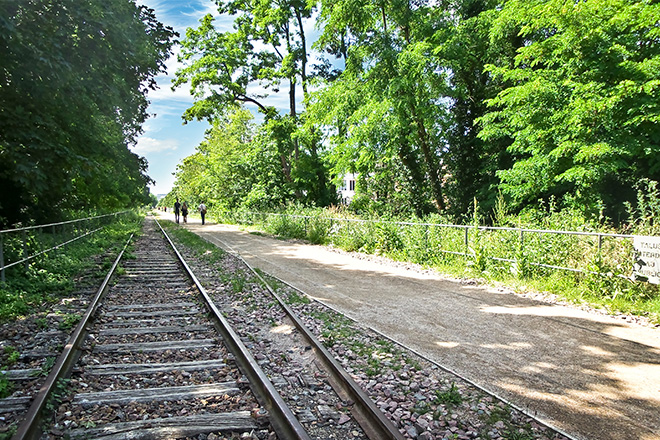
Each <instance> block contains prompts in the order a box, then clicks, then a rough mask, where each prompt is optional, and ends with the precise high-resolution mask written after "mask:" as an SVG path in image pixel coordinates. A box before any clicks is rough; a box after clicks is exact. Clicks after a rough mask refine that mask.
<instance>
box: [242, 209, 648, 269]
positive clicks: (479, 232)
mask: <svg viewBox="0 0 660 440" xmlns="http://www.w3.org/2000/svg"><path fill="white" fill-rule="evenodd" d="M232 219H233V220H234V221H235V222H237V223H247V224H250V223H260V224H264V225H268V227H269V228H270V229H272V230H274V231H277V230H278V225H277V223H278V222H279V223H282V224H283V225H282V226H281V227H280V229H286V230H285V231H284V234H281V235H289V236H292V237H293V236H297V237H298V238H303V237H307V238H309V237H310V235H311V236H323V235H324V236H325V237H326V238H327V241H329V242H332V243H335V244H338V245H340V246H341V247H343V248H346V249H349V250H360V249H363V250H366V251H368V252H370V251H373V250H380V251H385V252H389V253H395V254H397V253H398V254H399V255H402V256H404V257H406V258H407V259H408V260H409V261H413V262H416V263H422V264H423V263H429V262H433V261H437V260H439V259H442V258H443V256H444V257H445V258H446V257H448V256H452V255H453V256H458V257H464V258H466V259H467V260H468V263H469V264H470V265H474V266H476V267H477V268H479V269H482V270H484V269H485V268H486V267H487V266H488V265H489V264H491V265H492V264H493V262H495V263H497V264H501V265H507V266H508V270H509V271H511V272H514V273H516V274H518V275H521V276H526V274H528V273H529V272H530V271H531V269H532V268H534V267H537V268H546V269H550V270H563V271H570V272H576V273H585V274H601V275H613V274H614V275H616V276H618V277H622V278H627V279H630V280H634V279H635V276H636V275H637V278H636V279H641V280H646V279H645V278H644V277H640V276H639V274H637V273H636V271H635V264H636V262H638V261H637V256H638V255H637V252H636V251H635V249H634V246H633V243H634V240H635V238H636V237H637V238H639V237H640V236H636V235H630V234H613V233H603V232H582V231H561V230H549V229H528V228H514V227H495V226H468V225H453V224H438V223H415V222H395V221H384V220H363V219H349V218H339V217H329V216H328V217H323V216H309V215H298V214H278V213H263V212H239V213H234V214H232ZM603 271H605V273H604V272H603ZM608 271H611V272H608ZM612 272H614V273H612Z"/></svg>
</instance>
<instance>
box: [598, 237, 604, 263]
mask: <svg viewBox="0 0 660 440" xmlns="http://www.w3.org/2000/svg"><path fill="white" fill-rule="evenodd" d="M602 250H603V235H602V234H598V259H599V260H600V257H601V251H602Z"/></svg>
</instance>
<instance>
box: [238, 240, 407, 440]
mask: <svg viewBox="0 0 660 440" xmlns="http://www.w3.org/2000/svg"><path fill="white" fill-rule="evenodd" d="M225 245H226V244H225ZM233 254H234V255H235V256H236V257H237V258H238V259H240V260H241V261H242V262H243V264H245V266H246V267H247V268H248V269H249V270H250V271H251V272H252V273H254V274H255V275H256V276H257V277H258V278H259V280H261V282H262V283H263V284H264V286H266V288H267V289H268V291H269V292H270V294H271V295H272V296H273V297H274V298H275V299H276V300H277V302H279V304H280V305H281V306H282V308H283V309H284V311H285V312H286V314H287V315H288V316H289V318H290V319H291V320H292V321H293V323H294V324H295V326H296V328H297V329H298V330H299V331H300V333H301V334H302V336H303V337H304V338H305V339H306V340H307V342H308V343H309V344H310V345H311V346H312V348H313V350H314V351H315V353H316V354H317V356H318V359H319V360H320V361H321V363H322V364H323V367H324V368H325V370H326V371H327V372H329V373H330V379H331V380H330V383H331V385H332V387H333V388H334V389H335V391H336V392H337V394H339V396H340V397H341V398H342V399H344V400H352V401H353V402H355V405H354V406H353V408H352V409H351V412H352V413H353V416H354V417H355V419H356V420H357V422H358V423H359V425H360V426H361V427H362V429H363V430H364V432H365V433H366V434H367V436H368V437H369V438H370V439H374V440H404V439H405V437H404V436H403V434H401V433H400V432H399V430H398V428H397V427H396V426H394V423H392V422H391V421H390V420H389V419H388V418H387V417H385V414H383V412H382V411H381V410H380V409H379V408H378V407H377V406H376V405H375V404H374V402H373V400H371V398H370V397H369V396H368V395H367V393H366V392H365V391H364V390H363V389H362V388H360V386H359V385H358V384H357V383H355V381H354V380H353V378H352V377H351V376H350V375H349V374H348V373H347V372H346V370H345V369H344V368H343V367H342V366H341V365H340V364H339V362H337V360H336V359H335V358H334V356H333V355H332V354H331V353H330V352H329V351H328V349H327V348H325V346H324V345H323V344H322V343H321V341H319V340H318V338H317V337H316V336H315V335H314V334H313V333H312V332H311V331H310V330H309V329H308V328H307V327H306V326H305V324H304V323H303V322H302V321H301V320H300V318H299V317H298V315H296V313H295V312H294V311H293V310H292V309H291V308H290V307H289V306H288V304H286V303H285V302H284V301H283V300H282V298H280V296H279V295H277V293H275V291H274V290H273V288H272V287H271V286H270V284H268V282H267V281H266V280H265V279H264V278H263V277H262V276H261V275H260V274H259V272H257V271H256V270H255V269H254V268H253V267H252V266H250V264H248V262H247V261H245V259H243V257H241V256H240V255H239V254H238V253H237V252H233ZM280 281H281V280H280ZM283 283H285V284H287V285H289V284H288V283H286V282H283ZM294 289H296V290H298V289H297V288H294Z"/></svg>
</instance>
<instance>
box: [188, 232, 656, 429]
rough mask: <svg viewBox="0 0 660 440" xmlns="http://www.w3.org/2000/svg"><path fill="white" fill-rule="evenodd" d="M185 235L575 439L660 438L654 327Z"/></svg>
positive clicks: (355, 261) (216, 237)
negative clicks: (231, 254)
mask: <svg viewBox="0 0 660 440" xmlns="http://www.w3.org/2000/svg"><path fill="white" fill-rule="evenodd" d="M187 227H188V228H189V229H190V230H192V231H194V232H197V233H199V234H200V235H202V236H203V237H205V238H206V239H208V240H209V241H212V242H214V243H216V244H217V245H219V246H223V247H226V246H228V247H230V248H231V249H233V250H235V251H238V252H239V253H240V254H241V255H242V256H243V258H245V259H246V260H247V261H248V262H249V263H250V264H251V265H253V266H255V267H258V268H260V269H262V270H264V271H265V272H267V273H270V274H272V275H274V276H276V277H278V278H280V279H282V280H285V281H286V282H288V283H290V284H292V285H294V286H296V287H298V288H300V289H301V290H303V291H304V292H306V293H307V294H308V295H310V296H311V297H313V298H315V299H317V300H319V301H321V302H323V303H325V304H327V305H328V306H330V307H332V308H334V309H336V310H338V311H340V312H341V313H343V314H345V315H346V316H348V317H350V318H352V319H354V320H356V321H357V322H359V323H360V324H362V325H364V326H366V327H369V328H372V329H375V330H376V331H378V332H380V333H382V334H384V335H386V336H388V337H389V338H392V339H393V340H395V341H398V342H400V343H402V344H404V345H405V346H407V347H410V348H412V349H414V350H415V351H416V352H418V353H420V354H422V355H423V356H425V357H426V358H428V359H429V360H431V361H433V362H435V363H437V364H438V365H441V366H442V367H443V368H445V369H447V370H449V371H453V372H455V373H457V374H458V375H460V376H461V377H463V378H466V379H468V380H469V381H471V382H473V383H475V384H477V385H478V386H480V387H482V388H484V389H486V390H488V391H489V392H492V393H494V394H495V395H498V396H501V397H502V398H504V399H506V400H508V401H510V402H512V403H513V404H514V405H516V406H518V407H520V408H522V409H524V410H526V411H527V412H529V413H531V414H535V415H536V416H537V417H538V418H539V419H540V420H543V421H546V422H547V423H549V424H550V425H551V426H553V427H555V428H557V429H559V430H561V431H563V432H565V433H567V434H569V435H571V436H573V437H574V438H579V439H582V438H584V439H594V440H595V439H605V440H610V439H611V440H615V439H631V438H635V439H644V440H650V439H658V438H660V420H659V418H658V416H657V408H660V331H658V329H656V328H652V327H648V326H643V325H638V324H637V323H634V322H632V323H631V322H628V321H626V320H625V319H617V318H613V317H609V316H606V315H603V314H601V313H594V312H592V311H588V310H581V309H578V308H573V307H567V306H562V305H556V304H551V303H549V302H544V301H541V300H539V299H534V298H530V297H525V296H522V295H516V294H513V293H511V292H507V291H505V290H503V289H500V290H499V291H498V290H494V289H488V288H484V287H480V286H478V285H471V284H473V283H467V284H462V283H460V282H456V281H453V280H447V279H444V278H442V277H440V276H439V275H437V274H433V273H430V272H428V271H418V270H414V269H412V268H411V267H410V266H406V265H400V264H397V263H390V264H383V261H386V260H381V261H375V260H373V259H371V258H359V257H358V256H354V255H349V254H346V253H342V252H335V251H333V250H331V249H329V248H326V247H321V246H310V245H304V244H299V243H291V242H284V241H280V240H274V239H270V238H267V237H263V236H256V235H251V234H248V233H246V232H242V231H240V230H238V228H236V227H231V226H226V225H212V224H207V225H205V226H203V227H202V226H201V225H200V224H196V223H194V221H193V222H192V223H189V224H188V226H187Z"/></svg>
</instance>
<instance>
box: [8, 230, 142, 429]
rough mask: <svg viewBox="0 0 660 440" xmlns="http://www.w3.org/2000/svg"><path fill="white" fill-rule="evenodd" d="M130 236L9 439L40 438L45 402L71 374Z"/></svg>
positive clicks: (130, 238) (131, 237)
mask: <svg viewBox="0 0 660 440" xmlns="http://www.w3.org/2000/svg"><path fill="white" fill-rule="evenodd" d="M132 239H133V234H131V236H130V237H129V238H128V241H127V242H126V244H125V245H124V248H123V249H122V250H121V252H119V255H118V256H117V258H116V259H115V261H114V263H113V264H112V267H111V268H110V271H109V272H108V274H107V275H106V276H105V279H104V280H103V283H101V286H100V287H99V289H98V291H97V292H96V295H95V296H94V298H93V299H92V302H91V303H90V305H89V307H87V311H86V312H85V315H83V317H82V319H81V320H80V322H79V323H78V325H77V326H76V328H75V330H74V331H73V333H72V334H71V336H70V337H69V341H68V342H67V344H66V346H65V347H64V350H62V353H60V355H59V356H58V358H57V361H55V364H54V365H53V368H52V369H51V371H50V373H49V374H48V376H47V377H46V380H45V382H44V384H43V385H42V386H41V388H40V389H39V391H38V392H37V394H36V396H35V398H34V400H33V401H32V404H31V405H30V408H29V409H28V412H27V414H26V416H25V419H23V422H22V423H21V424H20V426H19V427H18V430H17V431H16V434H14V436H13V437H12V438H11V440H24V439H25V440H36V439H38V438H39V437H40V435H41V416H42V414H43V411H44V409H45V407H46V403H47V402H48V398H49V396H50V395H51V392H52V391H53V389H54V388H55V386H56V384H57V382H58V381H59V380H60V379H64V378H66V377H68V376H70V375H71V371H72V370H73V366H74V365H75V363H76V362H77V360H78V358H79V357H80V354H81V352H80V349H79V348H80V344H82V342H83V341H84V340H85V338H86V336H87V326H88V324H89V322H90V321H91V319H92V317H93V316H94V314H95V313H96V309H97V308H98V306H99V304H100V302H101V299H103V297H104V296H105V294H106V292H107V291H108V285H109V283H110V278H111V277H112V275H113V274H114V273H115V270H116V269H117V266H118V265H119V261H120V260H121V258H122V256H123V255H124V252H125V251H126V249H127V248H128V245H129V244H130V242H131V240H132Z"/></svg>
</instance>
